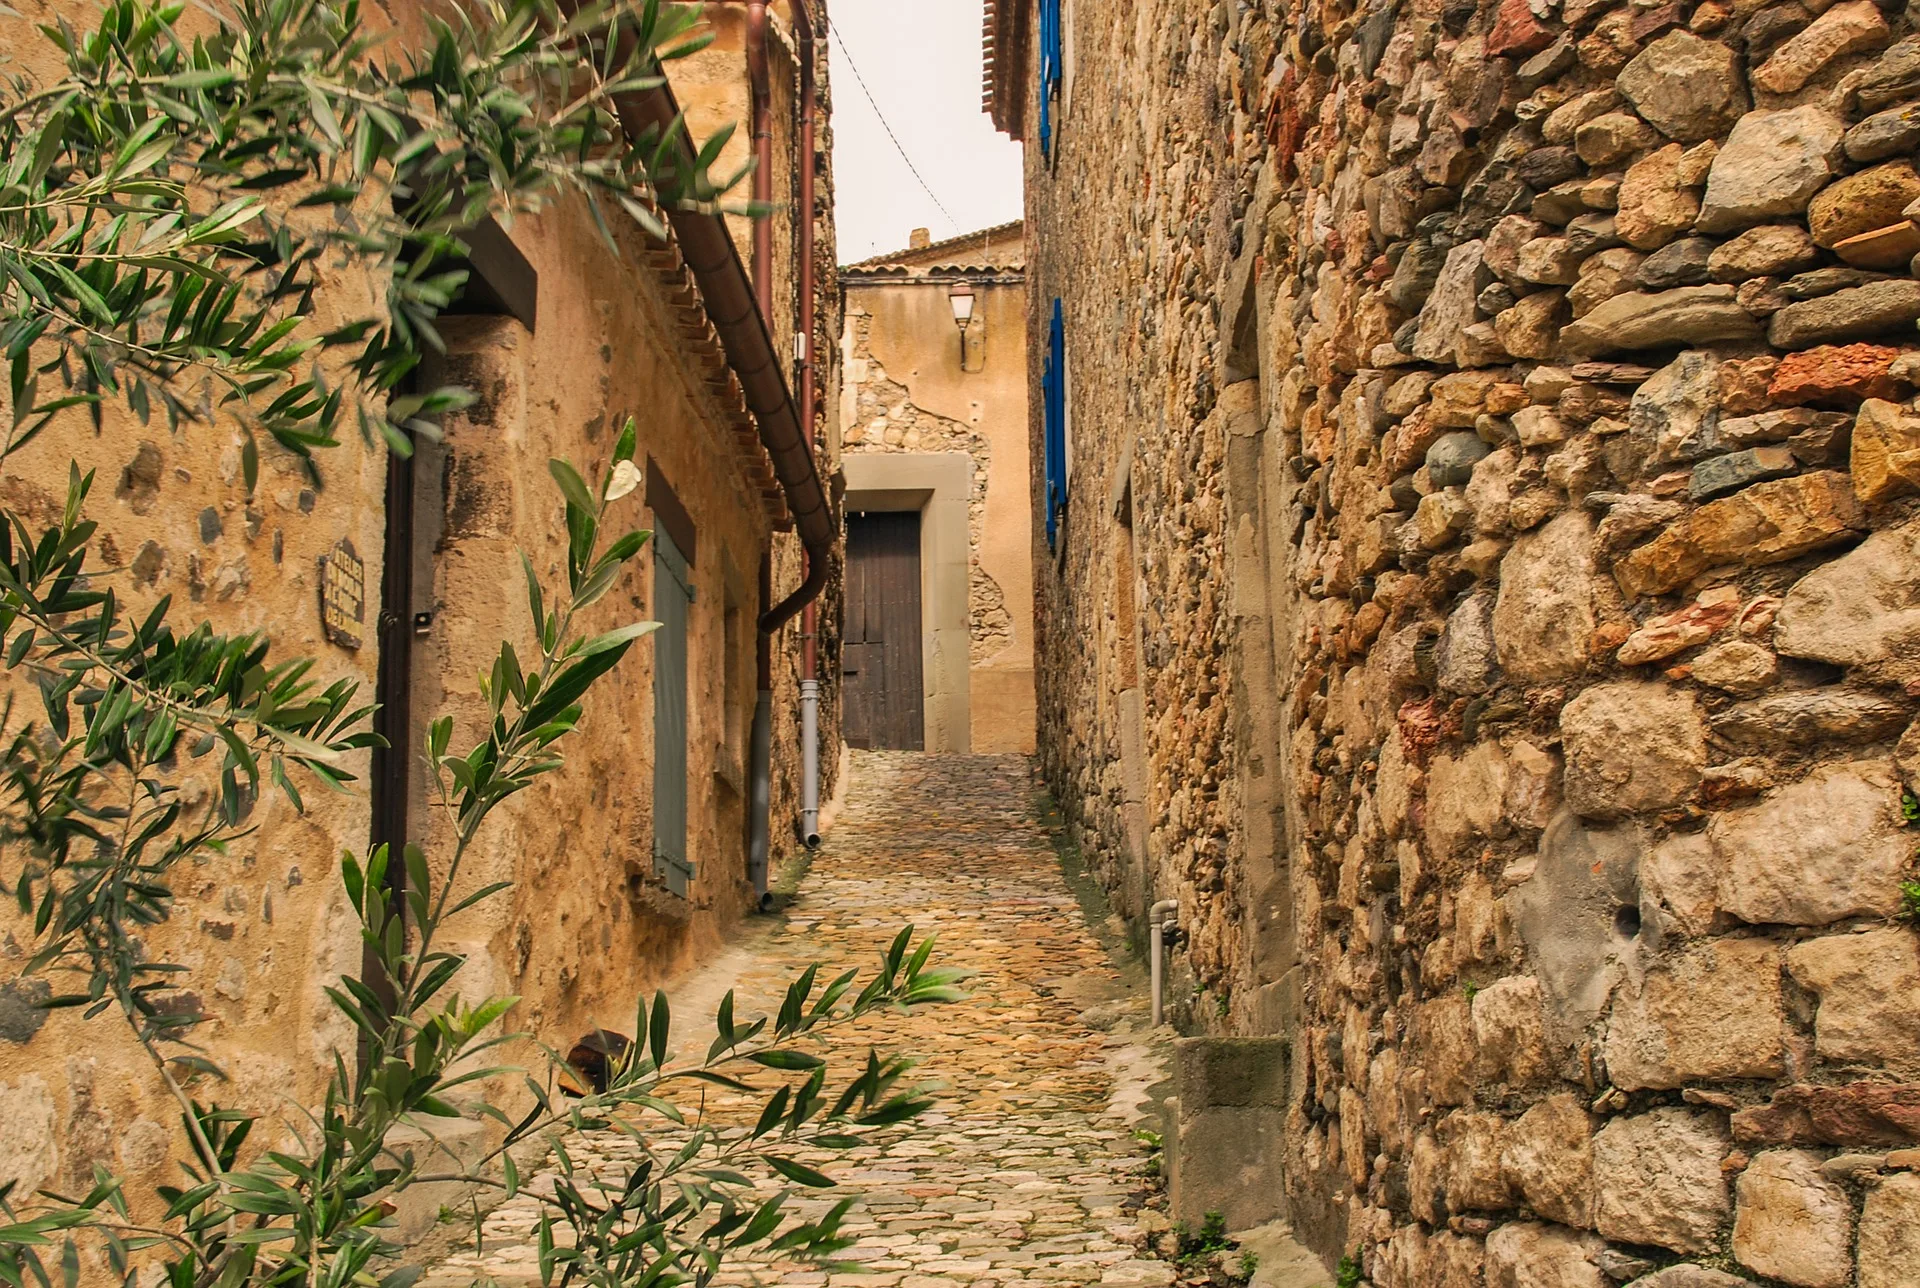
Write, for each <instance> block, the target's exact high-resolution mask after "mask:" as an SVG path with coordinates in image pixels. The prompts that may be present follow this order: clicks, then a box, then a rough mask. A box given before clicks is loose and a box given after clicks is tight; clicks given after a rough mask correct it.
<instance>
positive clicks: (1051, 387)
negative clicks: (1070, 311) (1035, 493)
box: [1040, 300, 1067, 547]
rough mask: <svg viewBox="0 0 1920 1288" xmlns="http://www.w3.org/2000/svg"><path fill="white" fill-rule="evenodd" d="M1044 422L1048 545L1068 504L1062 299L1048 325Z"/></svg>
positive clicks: (1043, 376)
mask: <svg viewBox="0 0 1920 1288" xmlns="http://www.w3.org/2000/svg"><path fill="white" fill-rule="evenodd" d="M1040 396H1041V400H1042V410H1041V422H1042V427H1043V434H1044V440H1045V441H1044V443H1043V447H1044V455H1045V467H1046V484H1047V492H1046V511H1047V514H1046V518H1047V545H1048V546H1049V547H1051V546H1052V545H1053V543H1054V538H1055V537H1056V535H1057V534H1058V531H1059V526H1060V512H1061V511H1062V510H1064V509H1065V508H1066V505H1067V331H1066V322H1065V317H1064V314H1063V313H1062V311H1061V307H1060V301H1059V300H1055V301H1054V302H1053V320H1052V322H1051V323H1050V324H1049V326H1048V328H1047V360H1046V365H1045V366H1044V367H1043V368H1042V371H1041V376H1040Z"/></svg>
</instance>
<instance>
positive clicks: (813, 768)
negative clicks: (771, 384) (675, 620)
mask: <svg viewBox="0 0 1920 1288" xmlns="http://www.w3.org/2000/svg"><path fill="white" fill-rule="evenodd" d="M793 26H794V38H795V40H796V42H797V43H798V44H799V46H800V157H799V166H798V169H799V171H800V203H799V205H800V208H799V210H798V211H797V212H796V222H797V232H798V233H799V238H800V247H799V252H798V255H799V260H800V300H799V304H800V324H799V326H798V327H796V328H795V334H796V335H798V337H799V345H798V348H799V362H800V422H801V424H802V425H803V426H804V427H805V433H806V436H807V442H808V444H809V445H810V446H818V436H817V434H816V432H815V429H814V426H815V423H816V412H815V410H814V398H815V390H816V388H817V384H816V377H815V374H814V366H813V340H814V327H815V319H814V287H815V284H816V283H815V278H814V263H813V230H814V220H815V219H816V218H817V217H818V212H817V211H816V210H815V209H814V182H815V176H814V166H815V164H816V162H817V160H818V157H817V155H816V153H815V151H814V147H815V137H814V126H815V117H816V116H817V115H818V112H819V95H820V87H819V84H818V80H817V73H816V71H815V68H814V61H813V60H814V55H815V47H814V40H815V34H814V29H813V15H812V14H811V13H809V12H808V5H807V0H793ZM808 558H809V560H811V559H812V558H813V556H812V554H811V553H809V555H808ZM819 634H820V615H819V607H818V605H817V604H816V603H815V602H814V601H812V600H808V601H807V606H806V607H805V608H804V609H803V610H801V617H800V655H801V662H800V840H801V842H802V843H803V844H805V845H806V847H807V848H808V849H812V848H813V847H815V846H817V845H819V844H820V648H819Z"/></svg>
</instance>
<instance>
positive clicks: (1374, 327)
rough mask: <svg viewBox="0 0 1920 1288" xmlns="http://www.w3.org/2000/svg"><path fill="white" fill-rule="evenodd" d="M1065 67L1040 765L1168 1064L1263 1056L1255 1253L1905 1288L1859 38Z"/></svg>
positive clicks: (1909, 131)
mask: <svg viewBox="0 0 1920 1288" xmlns="http://www.w3.org/2000/svg"><path fill="white" fill-rule="evenodd" d="M1002 7H1003V8H1004V7H1008V6H1002ZM1072 21H1073V33H1072V35H1073V40H1072V47H1073V50H1074V55H1073V65H1072V68H1071V70H1070V75H1071V77H1072V79H1073V84H1074V89H1073V94H1072V106H1071V108H1070V109H1069V110H1066V111H1058V110H1057V111H1056V116H1055V121H1056V129H1057V144H1056V152H1055V156H1054V158H1052V159H1048V158H1045V157H1043V156H1042V154H1041V149H1040V147H1039V146H1038V140H1037V126H1036V124H1035V123H1036V122H1037V119H1038V117H1037V110H1036V105H1035V104H1033V103H1031V102H1030V103H1029V104H1028V105H1027V110H1026V114H1025V119H1026V122H1027V132H1028V139H1027V142H1028V158H1029V162H1028V183H1029V187H1028V205H1029V209H1028V226H1029V253H1030V279H1029V280H1030V283H1031V301H1030V303H1031V307H1032V309H1033V314H1034V316H1044V315H1045V314H1044V311H1045V310H1049V309H1050V308H1051V305H1052V301H1053V300H1054V299H1055V298H1056V297H1058V298H1061V299H1062V300H1063V301H1064V304H1065V311H1066V317H1067V343H1068V350H1069V370H1070V372H1071V390H1072V392H1071V401H1072V426H1073V432H1074V442H1073V470H1074V478H1073V481H1072V485H1071V492H1072V496H1071V500H1070V502H1069V507H1068V511H1067V514H1066V517H1065V526H1064V528H1063V532H1062V537H1061V546H1060V549H1059V551H1058V552H1057V553H1055V552H1053V551H1050V550H1048V549H1047V547H1046V545H1045V542H1044V539H1042V540H1040V541H1038V542H1037V543H1036V546H1037V548H1036V558H1037V566H1039V567H1040V568H1041V569H1043V575H1042V576H1041V578H1040V582H1039V588H1038V597H1039V606H1038V614H1039V629H1040V643H1041V679H1040V692H1041V699H1040V700H1041V711H1042V737H1041V747H1042V758H1043V761H1044V763H1045V765H1046V769H1047V772H1048V774H1049V776H1050V778H1051V780H1052V781H1053V783H1054V784H1055V788H1056V791H1057V792H1058V793H1059V795H1060V797H1061V799H1062V803H1063V805H1064V806H1065V808H1066V809H1067V811H1068V813H1069V816H1070V818H1071V819H1072V821H1073V824H1074V827H1075V829H1076V831H1077V833H1078V835H1079V837H1080V839H1081V841H1082V843H1083V845H1084V846H1085V847H1086V848H1087V849H1088V851H1089V852H1090V854H1092V856H1093V857H1094V858H1095V861H1096V865H1097V866H1098V868H1099V869H1100V870H1101V871H1102V872H1103V873H1104V874H1105V876H1106V878H1107V879H1108V881H1109V883H1110V884H1111V885H1113V886H1114V887H1115V888H1116V889H1117V890H1119V891H1121V892H1122V893H1123V895H1125V896H1127V897H1125V898H1123V899H1122V903H1123V905H1124V906H1126V907H1128V908H1129V909H1131V910H1133V911H1135V912H1137V911H1138V910H1139V909H1140V908H1141V907H1142V906H1143V905H1144V902H1145V901H1146V899H1148V898H1150V897H1175V898H1178V899H1179V900H1180V902H1181V919H1182V923H1183V926H1184V928H1185V930H1186V933H1187V936H1188V942H1187V944H1186V945H1185V947H1184V948H1183V949H1182V951H1181V960H1182V961H1183V962H1184V963H1185V968H1186V969H1187V970H1188V971H1189V972H1190V974H1191V982H1190V985H1189V987H1190V989H1191V992H1190V993H1189V995H1188V996H1187V997H1186V998H1184V999H1183V1001H1184V1005H1183V1007H1182V1008H1181V1009H1180V1010H1178V1011H1177V1012H1176V1014H1177V1015H1178V1016H1179V1018H1180V1021H1181V1023H1182V1024H1183V1026H1185V1027H1186V1028H1188V1029H1189V1030H1203V1029H1212V1030H1224V1031H1233V1032H1247V1033H1254V1032H1264V1033H1281V1034H1284V1035H1286V1036H1288V1037H1289V1038H1290V1039H1291V1051H1292V1056H1291V1061H1290V1063H1291V1078H1292V1084H1291V1085H1292V1099H1291V1108H1290V1115H1291V1118H1290V1128H1289V1133H1288V1144H1287V1153H1288V1164H1287V1166H1286V1168H1285V1171H1284V1175H1283V1176H1279V1177H1275V1178H1274V1182H1275V1184H1276V1185H1284V1187H1285V1189H1286V1193H1287V1197H1288V1199H1289V1202H1290V1207H1291V1211H1292V1215H1293V1219H1294V1222H1295V1225H1296V1227H1297V1229H1298V1230H1299V1231H1300V1232H1301V1233H1302V1235H1303V1236H1304V1237H1307V1238H1309V1239H1310V1240H1311V1241H1312V1242H1314V1243H1315V1245H1316V1246H1317V1247H1318V1248H1319V1249H1320V1251H1321V1252H1322V1253H1323V1254H1325V1255H1326V1256H1327V1257H1328V1258H1329V1261H1330V1262H1331V1260H1332V1259H1333V1258H1335V1257H1338V1256H1341V1255H1343V1254H1350V1255H1352V1256H1353V1257H1354V1258H1355V1261H1356V1263H1357V1264H1358V1265H1359V1267H1360V1268H1361V1269H1362V1271H1363V1272H1364V1275H1365V1276H1366V1279H1367V1281H1368V1282H1372V1283H1375V1284H1379V1285H1383V1286H1391V1288H1428V1286H1430V1285H1447V1286H1451V1285H1480V1284H1487V1285H1533V1284H1556V1285H1559V1284H1565V1285H1575V1284H1577V1285H1582V1286H1583V1288H1584V1286H1587V1285H1593V1286H1594V1288H1598V1286H1599V1285H1603V1284H1606V1283H1610V1282H1626V1281H1631V1280H1636V1279H1642V1278H1643V1277H1645V1278H1644V1282H1646V1283H1649V1284H1657V1285H1662V1286H1663V1288H1674V1286H1675V1285H1686V1286H1689V1288H1694V1286H1698V1285H1718V1286H1722V1288H1724V1286H1725V1285H1734V1284H1740V1283H1748V1282H1755V1283H1768V1284H1795V1285H1833V1286H1835V1288H1838V1286H1841V1285H1856V1284H1857V1285H1859V1286H1860V1288H1892V1286H1893V1285H1908V1284H1912V1283H1914V1282H1916V1280H1915V1278H1914V1275H1915V1271H1914V1267H1915V1266H1916V1265H1920V1234H1916V1231H1920V1175H1917V1174H1916V1173H1915V1171H1914V1170H1913V1168H1914V1166H1915V1163H1916V1161H1920V1155H1916V1153H1915V1152H1914V1147H1915V1146H1916V1145H1920V1055H1917V1054H1916V1053H1920V1040H1917V1039H1920V1031H1917V1030H1916V1020H1915V1014H1916V1011H1915V1006H1914V1000H1915V998H1916V997H1920V940H1917V938H1916V934H1915V930H1914V928H1913V926H1912V918H1913V915H1914V913H1915V911H1916V909H1915V907H1914V900H1913V899H1912V897H1911V896H1908V897H1906V898H1904V899H1903V891H1902V882H1903V881H1905V882H1911V881H1914V880H1916V879H1917V877H1916V872H1915V867H1914V852H1915V848H1916V841H1920V834H1916V833H1915V832H1914V831H1913V830H1910V828H1909V827H1908V826H1907V821H1908V817H1910V816H1911V814H1912V813H1913V811H1914V802H1913V797H1912V796H1911V794H1910V792H1909V791H1908V790H1907V789H1908V788H1909V787H1911V786H1912V785H1913V783H1914V776H1915V774H1916V773H1920V728H1916V727H1915V726H1914V725H1913V723H1912V722H1913V720H1914V716H1915V706H1916V698H1920V651H1917V648H1920V646H1916V643H1915V636H1914V626H1913V621H1912V614H1913V611H1914V606H1915V604H1916V603H1920V557H1917V556H1920V505H1917V503H1916V498H1915V493H1916V491H1920V466H1916V462H1917V461H1920V415H1916V407H1920V404H1916V402H1915V399H1914V394H1915V389H1916V385H1917V384H1920V341H1916V337H1915V327H1914V322H1915V319H1916V318H1920V283H1916V281H1915V275H1914V273H1913V272H1912V271H1911V265H1910V259H1911V257H1912V256H1913V255H1914V253H1915V251H1916V250H1920V233H1917V232H1916V229H1915V225H1913V224H1912V223H1911V222H1909V220H1908V218H1907V215H1906V211H1907V209H1908V207H1909V204H1910V203H1912V202H1914V200H1915V199H1916V198H1917V197H1920V179H1916V178H1915V175H1914V169H1913V161H1914V158H1915V150H1916V148H1917V147H1920V124H1916V121H1917V120H1920V36H1916V35H1915V21H1914V18H1913V16H1912V15H1911V14H1909V13H1908V12H1907V11H1904V10H1901V9H1899V8H1897V7H1895V8H1885V9H1883V8H1879V7H1876V6H1875V5H1874V4H1872V3H1871V2H1870V0H1849V2H1845V3H1838V4H1823V3H1812V4H1807V5H1803V4H1801V3H1795V2H1788V3H1776V4H1771V5H1769V4H1764V3H1749V2H1746V0H1741V2H1738V3H1733V4H1726V3H1720V2H1719V0H1703V2H1702V3H1699V4H1697V5H1695V4H1688V3H1676V4H1665V5H1661V4H1645V5H1635V6H1620V5H1609V4H1607V3H1604V2H1602V3H1591V2H1588V3H1582V2H1580V0H1532V2H1531V3H1529V0H1504V3H1502V4H1499V5H1498V6H1495V5H1493V4H1481V5H1479V6H1478V7H1476V6H1475V5H1473V4H1471V3H1454V4H1442V3H1436V2H1426V3H1403V4H1400V5H1398V6H1392V5H1388V4H1376V5H1372V6H1369V7H1355V6H1351V5H1341V4H1299V5H1296V6H1294V7H1291V8H1287V7H1284V6H1282V5H1281V4H1278V3H1248V2H1241V3H1233V2H1225V3H1218V4H1212V3H1199V0H1189V2H1184V3H1183V2H1180V0H1160V2H1158V3H1150V4H1145V5H1141V6H1138V7H1137V8H1135V9H1133V10H1131V11H1125V10H1116V9H1114V8H1112V7H1099V6H1087V5H1081V6H1077V13H1076V14H1075V16H1074V17H1073V19H1072ZM1001 47H1003V48H1005V47H1011V46H1009V45H1008V44H1007V43H1006V42H1004V41H1003V42H1002V43H1001ZM1033 83H1034V78H1033V77H1032V76H1029V78H1028V80H1027V84H1028V86H1029V90H1028V92H1029V93H1030V94H1031V93H1032V92H1033V91H1032V88H1031V86H1032V85H1033ZM1031 361H1032V374H1033V376H1034V378H1035V380H1036V381H1037V379H1038V376H1039V370H1040V362H1041V354H1040V352H1039V351H1038V350H1037V349H1036V350H1035V351H1034V353H1033V357H1032V360H1031ZM1036 420H1037V418H1036ZM1035 433H1036V439H1035V441H1036V442H1038V441H1039V440H1038V438H1037V434H1038V425H1037V423H1036V427H1035ZM1037 504H1038V502H1036V506H1037ZM1136 607H1137V613H1138V619H1137V624H1134V621H1133V619H1134V613H1135V610H1136ZM1129 694H1133V695H1135V696H1134V698H1133V703H1134V705H1133V708H1132V709H1133V710H1134V712H1135V713H1136V714H1135V715H1134V717H1133V719H1134V720H1135V722H1136V725H1137V728H1138V730H1139V732H1138V734H1137V735H1130V734H1129V730H1128V720H1129V715H1128V713H1129ZM1130 743H1131V744H1132V745H1130ZM1130 883H1131V887H1130ZM1671 1263H1685V1264H1688V1265H1692V1266H1694V1267H1696V1268H1695V1269H1692V1270H1670V1271H1667V1272H1665V1273H1664V1274H1654V1273H1651V1272H1654V1271H1656V1270H1658V1269H1659V1268H1661V1267H1664V1266H1667V1265H1669V1264H1671ZM1647 1276H1650V1277H1647Z"/></svg>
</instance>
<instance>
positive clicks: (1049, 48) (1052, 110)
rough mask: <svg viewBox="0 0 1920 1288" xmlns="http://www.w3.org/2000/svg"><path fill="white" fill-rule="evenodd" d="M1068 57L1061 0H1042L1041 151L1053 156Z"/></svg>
mask: <svg viewBox="0 0 1920 1288" xmlns="http://www.w3.org/2000/svg"><path fill="white" fill-rule="evenodd" d="M1065 66H1066V61H1065V58H1064V57H1063V49H1062V43H1061V35H1060V0H1040V152H1041V155H1043V156H1045V157H1046V158H1047V159H1048V160H1049V161H1051V160H1052V159H1053V131H1054V125H1055V123H1056V122H1057V121H1058V120H1059V116H1060V106H1061V104H1060V88H1061V82H1062V79H1063V78H1064V75H1065Z"/></svg>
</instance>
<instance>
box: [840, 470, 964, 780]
mask: <svg viewBox="0 0 1920 1288" xmlns="http://www.w3.org/2000/svg"><path fill="white" fill-rule="evenodd" d="M973 468H974V465H973V457H971V456H970V455H968V454H967V453H965V452H855V453H851V454H849V455H848V456H847V457H845V458H844V460H843V461H842V469H843V470H844V472H845V474H846V479H847V495H846V502H845V507H844V508H845V509H846V510H848V511H853V510H882V511H885V510H894V511H899V510H917V511H919V512H920V605H921V614H922V620H921V633H920V639H921V644H920V647H921V658H922V666H921V676H922V681H921V683H922V686H923V691H924V698H925V707H926V722H927V736H926V748H927V750H928V751H929V752H968V751H971V750H973V722H972V694H971V683H970V679H969V671H970V669H971V665H972V620H973V619H972V611H971V604H970V600H971V588H972V564H973V539H972V534H971V531H970V528H969V511H968V506H969V504H970V502H971V500H972V496H973Z"/></svg>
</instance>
